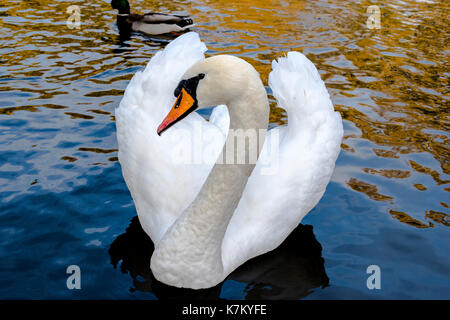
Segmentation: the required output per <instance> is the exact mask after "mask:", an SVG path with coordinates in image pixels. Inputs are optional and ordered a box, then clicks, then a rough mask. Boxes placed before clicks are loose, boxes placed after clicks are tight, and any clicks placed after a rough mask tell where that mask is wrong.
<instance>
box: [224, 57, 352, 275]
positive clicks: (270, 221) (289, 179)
mask: <svg viewBox="0 0 450 320" xmlns="http://www.w3.org/2000/svg"><path fill="white" fill-rule="evenodd" d="M272 67H273V71H272V72H271V73H270V75H269V85H270V87H271V88H272V91H273V94H274V96H275V97H276V99H277V101H278V103H279V105H280V106H281V107H283V108H284V109H285V110H286V111H287V113H288V126H287V127H286V126H285V127H281V128H275V129H272V130H270V131H269V133H268V136H267V138H266V142H265V144H264V147H263V149H262V154H261V157H260V158H259V160H258V163H257V165H256V167H255V170H254V171H253V173H252V175H251V176H250V178H249V180H248V183H247V186H246V188H245V190H244V193H243V195H242V198H241V201H240V202H239V205H238V207H237V208H236V212H235V213H234V215H233V217H232V219H231V221H230V224H229V226H228V228H227V231H226V234H225V238H224V241H223V244H222V250H223V251H222V259H223V263H224V267H225V271H226V272H227V273H228V272H231V271H232V270H234V269H235V268H236V267H238V266H239V265H240V264H242V263H243V262H245V261H246V260H248V259H250V258H252V257H255V256H257V255H260V254H263V253H265V252H267V251H270V250H273V249H274V248H276V247H277V246H278V245H279V244H281V242H282V241H283V240H284V239H285V238H286V237H287V236H288V235H289V233H290V232H291V231H292V230H293V229H294V228H295V227H296V226H298V224H299V223H300V221H301V220H302V218H303V217H304V216H305V215H306V214H307V213H308V212H309V211H310V210H311V209H312V208H313V207H314V206H315V205H316V204H317V203H318V202H319V200H320V198H321V197H322V195H323V193H324V192H325V188H326V186H327V184H328V182H329V180H330V178H331V175H332V173H333V170H334V164H335V161H336V159H337V157H338V154H339V151H340V144H341V140H342V135H343V128H342V119H341V116H340V115H339V113H337V112H335V111H334V108H333V104H332V102H331V100H330V97H329V94H328V92H327V89H326V87H325V84H324V83H323V81H322V80H321V79H320V75H319V73H318V71H317V69H316V68H315V66H314V64H313V63H312V62H311V61H309V60H308V59H307V58H306V57H305V56H304V55H302V54H301V53H298V52H290V53H289V54H288V55H287V57H286V58H280V59H279V60H278V62H276V61H274V62H273V64H272ZM276 130H278V131H276ZM277 136H278V137H277ZM278 140H279V144H277V141H278ZM270 146H272V147H274V148H273V152H267V151H268V149H269V147H270ZM277 146H278V150H277ZM299 245H301V244H299Z"/></svg>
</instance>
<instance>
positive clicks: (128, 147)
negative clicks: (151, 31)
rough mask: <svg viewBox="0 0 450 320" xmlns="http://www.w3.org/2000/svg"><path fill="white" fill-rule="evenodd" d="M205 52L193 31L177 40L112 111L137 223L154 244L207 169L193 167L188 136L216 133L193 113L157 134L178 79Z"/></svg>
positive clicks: (141, 74)
mask: <svg viewBox="0 0 450 320" xmlns="http://www.w3.org/2000/svg"><path fill="white" fill-rule="evenodd" d="M205 51H206V46H205V45H204V44H203V43H202V42H201V41H200V39H199V37H198V35H197V34H196V33H193V32H190V33H186V34H184V35H182V36H180V37H178V38H177V39H175V40H174V41H172V42H171V43H169V44H168V45H167V46H166V48H165V49H164V50H162V51H159V52H157V53H156V54H155V55H154V56H153V57H152V58H151V60H150V62H149V63H148V64H147V66H146V68H145V70H143V71H138V72H137V73H136V74H135V75H134V76H133V78H132V79H131V81H130V83H129V85H128V87H127V88H126V90H125V94H124V97H123V99H122V101H121V102H120V105H119V107H118V108H117V109H116V125H117V140H118V143H119V161H120V164H121V166H122V172H123V176H124V178H125V181H126V183H127V185H128V188H129V189H130V192H131V194H132V196H133V200H134V203H135V205H136V209H137V212H138V216H139V220H140V221H141V224H142V226H143V228H144V230H145V231H146V232H147V234H149V235H150V237H151V238H152V240H153V241H154V242H155V243H156V242H158V240H159V239H160V238H161V237H162V235H163V234H164V233H165V231H166V230H167V228H168V227H169V226H170V225H171V224H172V223H173V222H174V221H175V220H176V219H177V218H178V216H179V215H180V214H181V213H182V212H183V210H184V209H185V207H186V206H187V205H188V204H189V203H190V202H191V201H192V200H193V199H194V197H195V195H196V194H197V193H198V191H199V189H200V187H201V184H202V183H203V182H204V180H205V179H206V176H207V174H208V173H209V171H210V169H211V166H212V164H211V165H205V164H203V163H193V161H192V158H190V157H189V156H190V154H189V152H191V151H192V150H191V148H190V147H191V146H192V144H193V141H194V140H195V139H198V137H195V136H193V135H192V134H191V133H192V132H194V130H193V128H196V127H199V126H200V127H201V129H202V130H203V132H204V134H205V135H208V136H214V134H216V135H221V133H220V131H219V129H218V128H217V127H216V126H214V125H212V124H209V123H208V122H207V121H205V120H204V119H203V118H202V117H201V116H200V115H199V114H197V113H196V112H193V113H191V114H190V115H188V116H187V117H186V118H185V119H184V120H183V121H180V122H178V123H176V124H175V125H174V126H173V127H172V128H171V129H170V130H167V131H166V132H164V134H162V135H161V136H158V135H157V133H156V131H157V127H158V125H159V124H160V122H161V121H162V120H163V119H164V117H165V116H166V115H167V113H168V112H169V110H170V108H171V107H172V105H173V103H174V101H175V97H174V94H173V92H174V90H175V88H176V86H177V85H178V83H179V81H180V80H181V77H182V75H183V74H184V73H185V72H186V70H187V69H188V68H189V67H190V66H192V65H193V64H195V63H196V62H198V61H200V60H202V59H204V52H205ZM200 138H201V137H200ZM220 143H223V140H222V139H221V138H218V139H217V143H216V144H213V149H214V148H215V149H217V153H219V151H220ZM215 149H214V150H215Z"/></svg>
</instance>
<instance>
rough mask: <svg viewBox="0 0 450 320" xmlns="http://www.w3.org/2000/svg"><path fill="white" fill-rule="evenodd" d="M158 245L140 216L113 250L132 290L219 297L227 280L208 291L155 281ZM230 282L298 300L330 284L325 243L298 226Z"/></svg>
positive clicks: (248, 291) (260, 294) (249, 293)
mask: <svg viewBox="0 0 450 320" xmlns="http://www.w3.org/2000/svg"><path fill="white" fill-rule="evenodd" d="M153 249H154V247H153V243H152V241H151V240H150V238H149V237H148V236H147V234H146V233H145V232H144V231H143V230H142V228H141V225H140V224H139V220H138V218H137V217H134V218H133V219H132V220H131V223H130V226H129V227H128V228H127V230H126V232H125V233H123V234H121V235H120V236H118V237H117V238H116V239H115V240H114V242H113V243H112V244H111V246H110V248H109V254H110V257H111V263H112V264H113V265H114V267H116V266H117V265H118V264H119V263H120V261H122V262H121V263H120V269H121V271H122V272H124V273H127V272H128V273H129V274H130V276H131V278H132V281H133V285H134V288H133V289H132V290H139V291H147V292H153V293H154V294H155V295H156V296H157V297H158V298H159V299H183V298H189V299H219V296H220V293H221V290H222V286H223V284H224V282H222V283H220V284H218V285H217V286H215V287H213V288H210V289H205V290H190V289H179V288H174V287H170V286H167V285H165V284H163V283H161V282H159V281H158V280H156V279H155V278H154V277H153V275H152V273H151V271H150V257H151V255H152V253H153ZM227 280H234V281H238V282H244V283H247V286H246V288H245V298H246V299H299V298H302V297H305V296H307V295H308V294H310V293H311V292H312V289H314V288H317V287H325V286H327V285H328V283H329V279H328V276H327V275H326V272H325V267H324V259H323V258H322V246H321V245H320V243H319V242H318V241H317V240H316V238H315V236H314V233H313V228H312V226H310V225H299V226H298V227H297V228H296V229H295V230H294V231H293V232H292V233H291V234H290V235H289V237H288V238H287V239H286V240H285V241H284V242H283V243H282V244H281V245H280V246H279V247H278V248H277V249H275V250H273V251H271V252H268V253H266V254H264V255H262V256H259V257H256V258H254V259H251V260H250V261H247V262H246V263H245V264H243V265H242V266H240V267H239V268H238V269H237V270H235V271H234V272H233V273H231V274H230V275H229V276H228V277H227V279H226V280H225V282H226V281H227Z"/></svg>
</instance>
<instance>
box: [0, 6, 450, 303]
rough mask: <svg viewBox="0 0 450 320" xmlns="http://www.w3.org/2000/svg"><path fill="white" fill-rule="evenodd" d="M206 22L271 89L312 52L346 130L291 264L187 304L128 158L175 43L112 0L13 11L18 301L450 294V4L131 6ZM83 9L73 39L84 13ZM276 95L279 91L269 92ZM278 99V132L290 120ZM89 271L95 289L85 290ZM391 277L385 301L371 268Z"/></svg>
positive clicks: (257, 265)
mask: <svg viewBox="0 0 450 320" xmlns="http://www.w3.org/2000/svg"><path fill="white" fill-rule="evenodd" d="M131 4H132V8H133V9H134V11H136V12H143V11H145V10H149V11H150V10H154V11H161V12H178V13H182V12H189V13H190V14H191V15H192V16H193V18H194V20H195V22H196V24H197V27H196V28H195V29H194V30H195V31H197V32H198V33H199V34H200V36H201V38H202V40H203V41H205V43H206V44H207V46H208V48H209V51H208V55H214V54H219V53H227V54H234V55H237V56H239V57H242V58H244V59H245V60H247V61H249V62H250V63H251V64H253V65H254V66H255V67H256V69H257V70H258V71H259V72H260V73H261V76H262V79H263V82H264V83H265V84H267V77H268V74H269V72H270V70H271V66H270V62H271V61H272V60H273V59H275V58H277V57H280V56H282V55H283V54H284V53H285V52H287V51H290V50H297V51H301V52H303V53H304V54H306V55H307V56H308V58H309V59H311V60H312V61H313V62H314V63H315V64H316V66H317V68H318V69H319V70H320V73H321V76H322V79H323V80H324V81H325V82H326V85H327V88H328V90H329V92H330V95H331V98H332V100H333V103H334V104H335V107H336V109H337V110H338V111H339V112H340V113H341V114H342V117H343V119H344V129H345V137H344V140H343V143H342V152H341V154H340V157H339V158H338V160H337V164H336V170H335V174H334V176H333V178H332V181H331V182H330V184H329V186H328V188H327V191H326V193H325V195H324V197H323V198H322V200H321V201H320V203H319V204H318V205H317V207H316V208H315V209H314V210H313V211H311V212H310V213H309V214H308V215H307V216H306V218H305V219H304V220H303V221H302V225H301V226H299V228H297V229H296V230H295V232H294V233H293V234H292V235H291V236H290V237H289V238H288V240H287V241H286V242H285V243H284V244H283V245H282V246H281V247H280V248H279V249H278V250H277V251H275V252H273V253H270V254H268V255H266V256H262V257H260V258H257V259H256V260H255V261H250V262H249V263H247V264H246V265H244V266H242V267H241V268H240V269H238V270H237V271H236V272H234V273H233V274H232V275H230V277H229V278H228V279H227V280H226V281H225V282H224V283H223V284H221V285H219V286H218V287H216V288H212V289H211V290H206V291H200V292H196V293H193V292H192V291H183V290H176V289H175V290H174V289H172V288H170V287H167V286H165V285H163V284H161V283H159V282H157V281H156V280H155V279H153V277H152V275H151V273H150V272H149V270H148V263H149V257H150V254H151V250H152V243H151V241H150V240H149V239H148V237H147V236H146V235H145V233H143V231H142V230H141V229H140V226H139V224H138V223H137V220H136V219H135V216H136V210H135V207H134V205H133V202H132V199H131V197H130V194H129V192H128V190H127V187H126V185H125V182H124V180H123V177H122V174H121V169H120V164H119V163H118V161H117V142H116V137H115V131H116V129H115V122H114V120H115V119H114V109H115V108H116V107H117V106H118V104H119V102H120V99H121V97H122V95H123V92H124V90H125V88H126V85H127V83H128V81H129V80H130V79H131V77H132V75H133V74H134V73H135V72H136V71H138V70H141V69H142V68H144V67H145V65H146V63H147V62H148V61H149V59H150V58H151V57H152V55H153V54H154V53H155V52H156V51H157V50H160V49H162V48H163V47H164V46H165V45H166V43H167V42H168V41H170V39H171V38H170V37H147V36H144V35H140V34H128V33H127V32H123V30H122V32H119V30H118V28H117V26H116V15H115V12H114V11H113V10H112V9H111V7H110V5H109V1H100V0H95V1H89V2H85V1H70V2H69V1H56V0H28V1H4V0H1V1H0V52H1V57H0V244H1V245H0V298H3V299H11V298H32V299H46V298H52V299H55V298H56V299H59V298H63V299H72V298H82V299H85V298H100V299H111V298H114V299H116V298H123V299H156V298H161V299H164V298H173V297H183V296H186V295H188V296H195V297H199V298H205V297H207V298H219V297H220V298H223V299H246V298H247V299H254V298H271V299H277V298H289V299H299V298H307V299H342V298H346V299H353V298H359V299H361V298H362V299H365V298H368V299H380V298H383V299H410V298H415V299H417V298H419V299H428V298H446V299H449V298H450V279H449V275H450V259H449V252H450V250H449V249H450V245H449V243H450V242H449V240H450V236H449V229H448V227H449V226H450V216H449V204H450V200H449V199H450V198H449V191H450V186H449V182H450V179H449V173H450V152H449V111H450V110H449V109H450V108H449V107H450V105H449V88H450V87H449V75H450V70H449V68H448V66H449V53H450V51H449V39H450V36H449V33H450V30H449V27H448V26H449V18H448V11H449V6H448V4H447V1H431V0H427V1H414V0H408V1H398V2H396V4H395V5H394V4H380V9H381V29H369V28H368V27H367V25H366V20H367V18H368V14H367V11H366V10H367V7H368V6H370V5H372V4H373V3H371V2H370V1H346V2H341V1H337V0H321V1H287V0H286V1H276V0H260V1H253V0H252V1H222V0H220V1H206V0H205V1H200V0H197V1H138V0H134V1H131ZM70 5H78V6H79V7H80V9H81V26H80V29H69V28H68V27H67V25H66V19H67V18H68V16H69V14H67V13H66V9H67V7H69V6H70ZM268 91H269V92H270V90H269V89H268ZM270 99H271V100H270V101H271V116H270V122H271V123H270V125H271V127H274V126H278V125H283V124H285V123H286V122H287V118H286V113H285V111H284V110H283V109H280V108H278V107H277V106H276V103H275V101H274V99H273V97H270ZM71 264H76V265H79V266H80V268H81V270H82V289H81V290H73V291H71V290H68V289H67V287H66V279H67V276H68V275H67V274H66V272H65V271H66V268H67V266H68V265H71ZM372 264H376V265H378V266H380V268H381V272H382V288H381V290H368V289H367V287H366V279H367V277H368V276H369V275H368V274H366V268H367V267H368V266H369V265H372Z"/></svg>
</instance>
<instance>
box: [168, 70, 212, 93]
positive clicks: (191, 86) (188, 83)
mask: <svg viewBox="0 0 450 320" xmlns="http://www.w3.org/2000/svg"><path fill="white" fill-rule="evenodd" d="M203 78H205V74H204V73H200V74H198V75H197V76H195V77H192V78H189V79H186V80H181V81H180V83H179V84H178V86H177V87H176V89H175V91H174V92H173V95H174V96H175V97H178V96H179V95H180V92H181V88H184V89H185V90H186V91H187V92H189V94H190V95H191V96H192V97H194V98H195V97H196V96H197V94H196V93H197V86H198V83H199V82H200V80H201V79H203Z"/></svg>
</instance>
